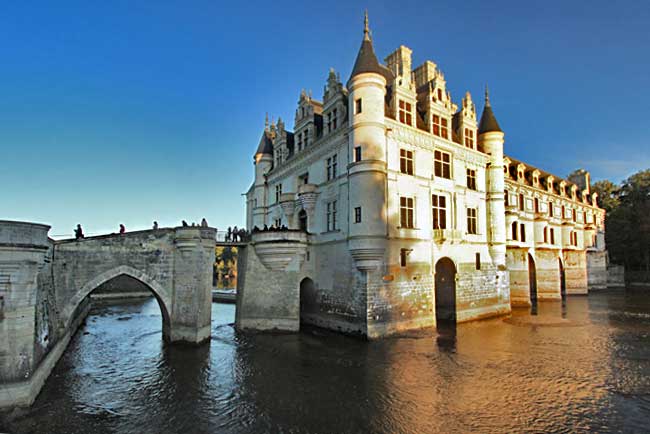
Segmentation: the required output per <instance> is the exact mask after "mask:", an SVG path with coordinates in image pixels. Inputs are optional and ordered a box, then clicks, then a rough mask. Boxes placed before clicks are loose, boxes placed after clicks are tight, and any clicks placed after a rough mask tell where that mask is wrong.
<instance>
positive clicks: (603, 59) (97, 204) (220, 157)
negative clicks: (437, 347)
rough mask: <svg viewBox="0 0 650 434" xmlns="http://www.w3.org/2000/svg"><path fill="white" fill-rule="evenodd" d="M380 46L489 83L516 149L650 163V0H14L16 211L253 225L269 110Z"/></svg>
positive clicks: (0, 13) (3, 13)
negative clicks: (365, 48) (365, 35)
mask: <svg viewBox="0 0 650 434" xmlns="http://www.w3.org/2000/svg"><path fill="white" fill-rule="evenodd" d="M366 7H367V8H368V10H369V15H370V25H371V29H372V32H373V38H374V43H375V50H376V52H377V54H378V56H379V57H380V58H384V57H385V56H386V55H388V54H389V53H390V52H391V51H393V50H394V49H395V48H397V47H398V46H399V45H401V44H403V45H406V46H408V47H410V48H411V49H412V50H413V64H414V66H417V65H420V64H421V63H422V62H423V61H425V60H427V59H430V60H432V61H434V62H436V63H437V64H438V66H439V67H440V68H441V69H442V71H443V72H444V73H445V78H446V80H447V84H448V88H449V89H450V90H451V94H452V98H453V99H454V101H456V102H457V103H460V99H461V98H462V96H463V95H464V92H465V91H466V90H469V91H470V92H471V93H472V95H473V96H474V99H475V101H477V102H478V106H479V110H482V106H483V102H482V93H483V87H484V84H485V83H486V82H487V83H489V86H490V93H491V102H492V106H493V109H494V111H495V114H496V116H497V118H498V120H499V122H500V124H501V127H502V128H503V129H504V131H505V133H506V145H505V146H506V153H507V154H509V155H511V156H513V157H516V158H519V159H523V160H524V161H526V162H529V163H530V164H532V165H535V166H539V167H541V168H543V169H545V170H548V171H550V172H552V173H555V174H557V175H560V176H565V175H566V174H568V173H569V172H570V171H572V170H573V169H575V168H578V167H584V168H586V169H587V170H590V171H591V173H592V178H593V179H594V180H598V179H603V178H608V179H611V180H613V181H616V182H618V181H620V180H621V179H623V178H625V177H627V176H628V175H630V174H631V173H633V172H636V171H638V170H640V169H645V168H648V167H650V140H649V139H648V137H649V136H650V127H649V125H650V124H649V123H648V119H650V104H649V99H650V48H649V47H650V31H649V30H648V23H650V3H648V2H647V1H625V2H623V1H620V2H619V1H612V0H609V1H601V0H597V1H593V0H591V1H588V2H587V1H568V0H564V1H556V0H550V1H545V2H527V1H521V0H512V1H499V0H492V1H484V0H477V1H475V0H466V1H464V2H458V1H453V2H447V1H442V0H437V1H410V0H400V1H399V2H395V1H386V2H380V1H376V2H359V1H349V0H348V1H338V2H337V1H333V0H329V1H321V2H304V1H300V2H299V1H296V2H285V1H277V0H276V1H268V0H266V1H261V2H256V1H235V2H232V1H218V0H211V1H207V0H205V1H198V0H195V1H192V0H185V1H180V0H176V1H170V0H155V1H154V0H151V1H146V0H138V1H132V0H126V1H118V0H112V1H105V2H99V1H89V0H80V1H65V0H60V1H56V2H50V1H40V2H39V1H29V0H25V1H20V2H2V5H0V219H12V220H27V221H37V222H43V223H48V224H51V225H52V226H53V228H52V230H51V231H50V234H51V235H63V234H72V229H73V228H74V226H75V225H76V224H77V223H81V224H82V225H83V226H84V228H85V231H86V233H90V234H95V233H104V232H112V231H117V228H118V224H119V223H124V224H125V225H126V227H127V230H135V229H144V228H147V227H149V226H150V225H151V222H152V221H153V220H158V222H159V223H160V224H161V226H171V225H177V224H178V223H179V222H180V220H181V219H185V220H187V221H188V222H192V221H196V222H198V221H200V219H201V218H202V217H206V218H207V219H208V221H209V223H210V224H211V225H212V226H217V227H219V228H220V229H222V228H225V227H227V226H228V225H240V226H241V225H242V224H243V223H244V222H245V217H244V198H243V197H242V196H241V194H242V193H244V192H245V191H246V190H247V189H248V187H249V185H250V183H251V181H252V178H253V165H252V155H253V152H254V151H255V148H256V146H257V143H258V141H259V137H260V135H261V131H262V128H263V126H264V114H265V113H266V112H269V115H270V116H274V117H275V118H276V119H277V117H278V116H281V117H282V118H283V119H284V120H285V122H286V124H287V126H288V127H292V125H293V116H294V110H295V106H296V103H297V100H298V97H299V94H300V90H301V88H305V89H312V90H313V94H314V97H316V98H317V99H321V97H322V91H323V85H324V84H325V80H326V78H327V72H328V68H330V67H333V68H335V69H336V70H337V71H339V72H340V73H341V78H342V79H343V81H344V82H345V81H347V78H348V76H349V73H350V70H351V68H352V64H353V63H354V60H355V57H356V54H357V50H358V48H359V45H360V43H361V38H362V26H363V10H364V8H366Z"/></svg>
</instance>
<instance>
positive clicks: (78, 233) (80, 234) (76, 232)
mask: <svg viewBox="0 0 650 434" xmlns="http://www.w3.org/2000/svg"><path fill="white" fill-rule="evenodd" d="M74 237H75V239H77V240H80V239H82V238H83V237H84V231H83V230H82V229H81V225H77V229H75V230H74Z"/></svg>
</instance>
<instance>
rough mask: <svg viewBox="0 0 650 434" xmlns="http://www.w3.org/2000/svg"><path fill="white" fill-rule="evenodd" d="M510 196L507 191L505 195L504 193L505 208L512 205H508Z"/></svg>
mask: <svg viewBox="0 0 650 434" xmlns="http://www.w3.org/2000/svg"><path fill="white" fill-rule="evenodd" d="M508 196H509V194H508V192H507V191H506V192H505V193H503V203H504V205H505V206H510V204H509V203H508V202H509V200H508Z"/></svg>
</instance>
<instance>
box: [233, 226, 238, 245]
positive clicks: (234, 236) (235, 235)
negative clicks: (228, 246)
mask: <svg viewBox="0 0 650 434" xmlns="http://www.w3.org/2000/svg"><path fill="white" fill-rule="evenodd" d="M238 234H239V230H238V229H237V226H235V227H234V228H232V242H233V243H236V242H237V235H238Z"/></svg>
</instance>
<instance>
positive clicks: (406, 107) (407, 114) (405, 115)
mask: <svg viewBox="0 0 650 434" xmlns="http://www.w3.org/2000/svg"><path fill="white" fill-rule="evenodd" d="M399 121H400V122H401V123H403V124H406V125H412V117H411V103H409V102H406V101H404V100H401V99H400V100H399Z"/></svg>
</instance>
